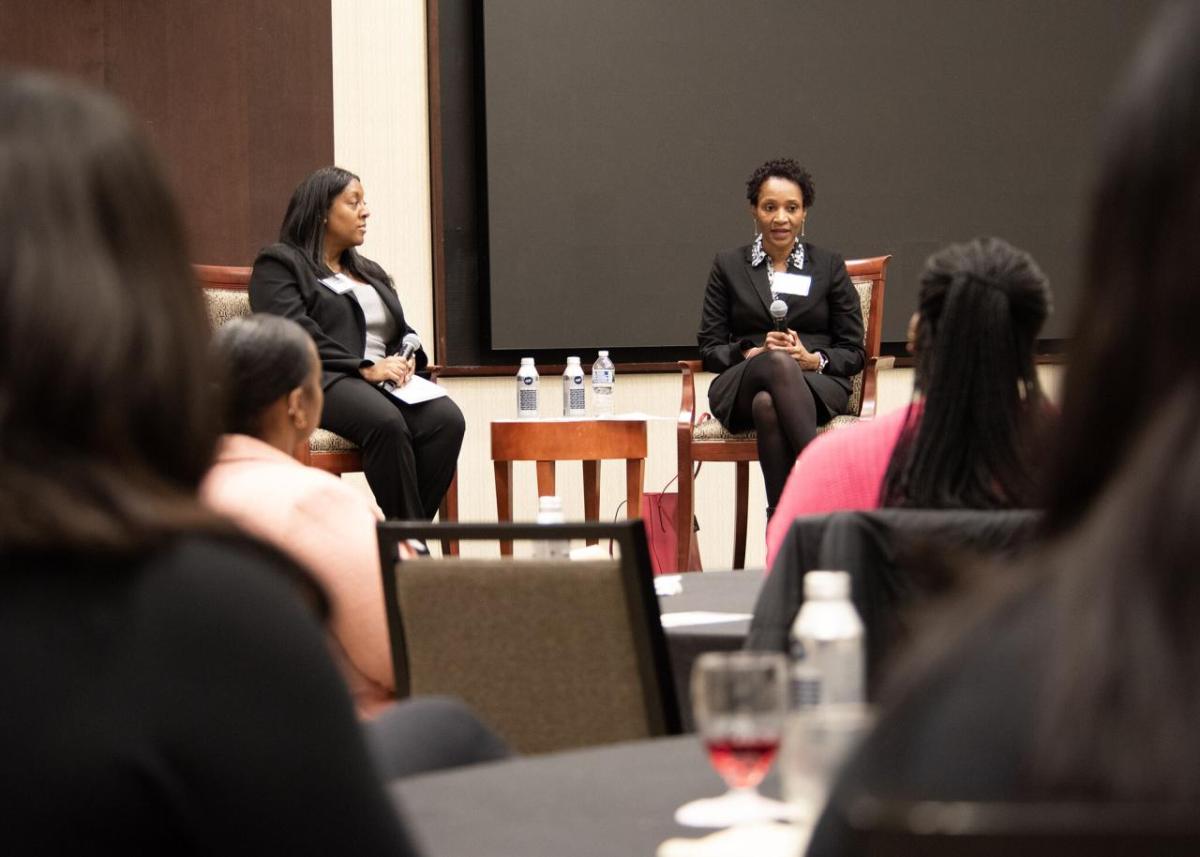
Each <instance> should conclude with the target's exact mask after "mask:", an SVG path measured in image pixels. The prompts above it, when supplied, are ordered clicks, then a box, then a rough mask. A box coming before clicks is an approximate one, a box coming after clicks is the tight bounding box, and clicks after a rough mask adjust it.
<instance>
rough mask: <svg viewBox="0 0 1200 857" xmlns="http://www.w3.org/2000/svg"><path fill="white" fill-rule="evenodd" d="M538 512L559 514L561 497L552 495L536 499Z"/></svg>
mask: <svg viewBox="0 0 1200 857" xmlns="http://www.w3.org/2000/svg"><path fill="white" fill-rule="evenodd" d="M538 511H539V512H561V511H562V497H555V496H553V495H551V496H547V497H538Z"/></svg>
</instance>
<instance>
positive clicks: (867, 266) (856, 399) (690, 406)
mask: <svg viewBox="0 0 1200 857" xmlns="http://www.w3.org/2000/svg"><path fill="white" fill-rule="evenodd" d="M891 258H892V257H891V256H890V255H889V256H875V257H872V258H869V259H852V260H847V262H846V270H847V271H848V272H849V274H850V280H851V282H853V283H854V287H855V289H856V290H857V291H858V297H859V303H860V305H861V307H862V314H863V326H864V329H865V335H864V337H863V346H864V348H865V350H866V358H867V359H866V364H865V365H864V367H863V371H862V372H859V373H858V374H857V375H855V376H854V377H853V378H852V379H851V382H852V384H853V387H852V389H851V392H850V401H849V404H848V406H847V412H846V414H844V415H841V416H837V417H834V418H833V419H832V420H830V421H829V423H827V424H826V425H824V426H821V427H820V428H819V429H818V431H821V432H824V431H829V430H831V429H834V428H837V427H838V426H843V425H849V424H850V423H853V422H855V421H856V420H860V419H861V420H869V419H872V418H873V417H874V416H875V385H876V372H877V368H878V363H879V340H880V335H881V332H882V329H883V295H884V289H885V287H886V285H887V266H888V260H890V259H891ZM679 368H680V369H681V370H682V372H683V394H682V397H681V399H680V404H679V418H678V422H677V424H676V441H677V442H676V447H677V451H678V464H679V475H678V485H679V488H678V490H679V506H678V508H679V512H678V516H677V520H676V537H677V543H676V557H677V560H676V561H677V562H678V565H677V566H676V567H677V568H678V569H679V570H680V571H693V570H696V569H694V568H693V566H692V565H691V564H690V563H689V558H690V551H689V548H690V546H691V537H692V534H691V527H690V524H689V523H688V522H690V521H691V520H692V516H693V514H694V511H695V499H694V495H695V478H694V473H695V469H694V468H695V465H696V462H702V461H732V462H734V463H735V464H736V465H737V474H736V489H735V498H734V538H733V567H734V568H742V567H744V566H745V564H746V519H747V517H748V514H749V494H750V462H752V461H758V444H757V440H756V438H755V433H754V432H753V431H749V432H742V433H737V434H735V433H733V432H730V431H728V430H727V429H726V428H725V427H724V426H722V425H721V423H720V421H718V420H716V419H714V418H712V417H711V416H710V415H709V414H707V413H705V414H703V415H701V416H700V418H699V419H697V416H696V379H695V376H696V374H697V373H698V372H700V371H701V364H700V361H698V360H681V361H679Z"/></svg>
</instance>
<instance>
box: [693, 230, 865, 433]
mask: <svg viewBox="0 0 1200 857" xmlns="http://www.w3.org/2000/svg"><path fill="white" fill-rule="evenodd" d="M804 250H805V254H804V267H803V268H802V269H800V270H799V271H797V270H794V269H793V268H791V267H790V266H789V268H788V272H789V273H794V274H805V275H807V276H810V277H812V284H811V287H810V288H809V292H808V295H807V296H805V297H798V296H796V295H780V297H781V298H783V300H784V302H786V303H787V305H788V313H787V316H786V317H785V321H786V323H787V327H788V329H789V330H794V331H796V333H797V334H798V335H799V336H800V341H801V342H802V343H804V347H805V348H807V349H808V350H809V351H820V352H822V353H823V354H824V355H825V357H826V358H827V359H828V360H829V363H828V364H827V365H826V366H825V371H824V373H822V374H819V375H818V374H817V373H815V372H805V373H804V378H805V380H806V381H807V382H808V385H809V387H811V388H812V390H813V392H814V393H815V394H816V395H817V397H818V398H819V399H820V400H821V402H822V404H824V406H825V408H826V410H827V411H828V412H829V413H830V414H837V413H840V412H842V411H844V410H845V408H846V401H847V399H848V398H849V395H850V388H851V385H850V376H852V375H855V374H857V373H858V372H861V371H862V368H863V365H864V363H865V362H866V354H865V352H864V351H863V320H862V309H861V307H860V306H859V302H858V292H857V291H855V289H854V285H853V284H852V283H851V282H850V275H849V274H848V273H846V263H845V262H844V261H843V260H842V257H841V256H839V255H838V254H837V253H832V252H830V251H828V250H823V249H821V248H820V247H815V246H813V245H812V244H808V243H805V245H804ZM750 259H751V245H746V246H744V247H738V248H736V249H733V250H725V251H722V252H720V253H718V254H717V256H716V258H715V259H714V260H713V266H712V272H711V273H710V274H709V275H708V287H707V289H706V290H705V292H704V309H703V311H702V313H701V316H700V331H699V333H698V334H697V336H696V339H697V341H698V342H699V344H700V356H701V358H702V359H703V361H704V368H705V369H706V370H708V371H709V372H717V373H719V374H722V375H724V374H726V373H727V372H728V370H730V369H734V368H736V367H741V366H744V365H745V362H746V361H745V358H744V357H742V351H743V350H745V349H747V348H750V347H752V346H759V345H762V344H763V342H765V341H766V338H767V331H769V330H774V327H775V325H774V321H773V320H772V319H771V313H770V306H771V288H770V282H769V280H768V279H767V265H768V264H770V262H769V261H766V262H763V263H761V264H759V265H758V266H757V267H751V265H750ZM740 375H741V371H740V369H738V371H736V372H734V373H731V377H729V378H718V379H717V380H716V381H714V382H713V384H712V386H711V387H710V388H709V392H708V405H709V409H710V410H711V411H712V413H713V415H714V416H716V417H717V419H719V420H721V422H722V423H724V424H725V425H727V426H728V425H729V414H730V412H731V410H732V409H733V401H734V399H735V398H736V396H737V389H738V382H739V381H740V377H738V376H740Z"/></svg>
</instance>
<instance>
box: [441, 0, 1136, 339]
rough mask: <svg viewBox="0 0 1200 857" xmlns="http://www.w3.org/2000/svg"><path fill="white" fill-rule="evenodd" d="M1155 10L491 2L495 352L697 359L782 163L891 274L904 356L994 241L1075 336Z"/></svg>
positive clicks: (1039, 0)
mask: <svg viewBox="0 0 1200 857" xmlns="http://www.w3.org/2000/svg"><path fill="white" fill-rule="evenodd" d="M1156 5H1157V4H1156V3H1153V2H1147V0H922V2H915V0H912V2H900V0H893V2H887V0H743V1H742V2H718V0H688V2H684V0H653V2H646V0H605V2H603V3H579V2H573V0H572V2H564V0H506V2H498V3H484V4H483V9H482V35H483V38H482V43H483V57H484V68H483V75H482V76H483V82H484V90H485V97H484V98H483V102H484V104H485V105H486V182H485V187H486V207H485V211H486V221H487V238H486V242H487V248H488V251H487V266H488V271H487V277H488V278H490V295H489V304H490V310H489V311H490V340H491V341H490V347H491V349H494V350H495V351H497V352H503V351H505V350H507V349H521V350H524V351H532V350H533V349H563V348H572V349H574V348H579V349H584V348H600V347H613V348H622V347H624V348H644V347H676V348H678V347H681V346H683V347H694V346H695V344H696V327H697V323H698V320H699V316H700V304H701V300H702V297H703V292H704V286H705V283H706V280H707V277H708V271H709V268H710V266H711V263H712V258H713V255H714V254H715V253H716V252H717V251H718V250H720V249H724V248H728V247H733V246H737V245H741V244H745V243H748V242H749V241H750V240H751V238H752V226H753V224H752V220H751V217H750V212H749V209H748V203H747V201H746V198H745V181H746V179H747V178H748V177H749V174H750V173H751V172H752V171H753V169H754V168H755V167H756V166H757V165H758V164H759V163H761V162H762V161H764V160H767V159H769V158H774V157H780V156H791V157H795V158H796V159H798V160H800V161H801V163H803V164H805V165H806V166H807V167H808V168H809V170H810V171H811V172H812V174H813V176H814V178H815V182H816V195H815V197H816V198H815V204H814V206H813V207H812V209H811V211H810V216H809V218H808V239H809V240H811V241H812V242H813V243H815V244H818V245H820V246H823V247H826V248H828V249H832V250H835V251H837V252H839V253H841V254H842V255H843V256H845V257H847V258H856V257H861V256H873V255H881V254H884V253H890V254H892V255H893V259H892V264H891V267H890V269H889V276H888V294H887V302H886V305H885V312H884V329H883V339H884V341H885V342H886V341H891V342H896V341H902V340H903V338H904V331H905V327H906V323H907V320H908V316H909V314H910V313H911V312H912V311H913V309H914V308H915V303H916V290H917V285H918V284H917V278H918V275H919V273H920V270H921V266H922V263H923V262H924V259H925V258H926V256H928V254H929V253H930V252H932V251H933V250H935V249H937V248H938V247H940V246H942V245H943V244H946V243H949V242H951V241H956V240H965V239H968V238H971V237H974V236H977V235H987V234H994V235H1000V236H1002V237H1004V238H1006V239H1008V240H1009V241H1011V242H1012V243H1013V244H1015V245H1017V246H1019V247H1022V248H1024V249H1026V250H1029V251H1030V252H1031V253H1032V254H1033V255H1034V257H1035V258H1036V259H1037V260H1038V261H1039V262H1040V263H1041V265H1042V267H1043V268H1044V270H1045V271H1046V272H1047V274H1048V275H1049V276H1050V278H1051V282H1052V284H1053V287H1054V290H1055V299H1056V312H1055V314H1054V315H1053V316H1052V317H1051V319H1050V321H1049V323H1048V325H1047V327H1046V329H1045V330H1044V331H1043V337H1044V338H1046V339H1057V338H1062V337H1066V336H1068V335H1069V332H1070V323H1071V320H1072V317H1073V314H1074V312H1075V310H1076V308H1077V303H1078V301H1077V297H1076V296H1077V293H1078V283H1077V281H1078V277H1079V268H1080V261H1081V236H1082V227H1083V220H1084V215H1085V209H1086V205H1087V188H1088V185H1089V181H1090V177H1091V173H1092V169H1093V163H1094V153H1095V150H1096V145H1097V143H1098V140H1099V133H1100V128H1101V118H1102V114H1103V107H1104V105H1105V104H1106V103H1107V101H1108V98H1109V96H1110V94H1111V90H1112V87H1113V84H1114V82H1115V80H1116V78H1117V75H1118V74H1119V73H1120V71H1121V69H1122V67H1123V66H1124V64H1125V63H1126V61H1127V60H1128V58H1129V56H1130V55H1131V53H1132V51H1133V49H1134V47H1135V46H1136V43H1137V39H1138V37H1139V35H1140V34H1141V32H1142V30H1143V28H1144V26H1145V24H1146V23H1147V22H1148V20H1149V17H1150V15H1151V14H1152V13H1153V10H1154V8H1155V6H1156ZM451 227H452V224H447V228H448V229H450V228H451ZM448 271H449V262H448ZM451 348H452V350H453V343H451Z"/></svg>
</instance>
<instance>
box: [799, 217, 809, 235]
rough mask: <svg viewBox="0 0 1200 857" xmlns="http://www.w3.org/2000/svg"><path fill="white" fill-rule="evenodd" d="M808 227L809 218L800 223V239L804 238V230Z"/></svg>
mask: <svg viewBox="0 0 1200 857" xmlns="http://www.w3.org/2000/svg"><path fill="white" fill-rule="evenodd" d="M806 226H808V218H807V217H805V218H804V219H803V220H801V221H800V237H801V238H803V237H804V228H805V227H806Z"/></svg>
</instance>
